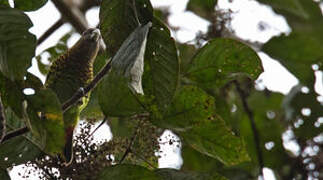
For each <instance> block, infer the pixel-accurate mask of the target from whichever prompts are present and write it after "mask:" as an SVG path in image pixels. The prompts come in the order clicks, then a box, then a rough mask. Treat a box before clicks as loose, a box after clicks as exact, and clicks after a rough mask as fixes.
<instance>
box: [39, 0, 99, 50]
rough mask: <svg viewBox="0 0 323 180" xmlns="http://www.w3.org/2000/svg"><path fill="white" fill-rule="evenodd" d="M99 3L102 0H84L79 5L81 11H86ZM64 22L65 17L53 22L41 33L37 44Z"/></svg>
mask: <svg viewBox="0 0 323 180" xmlns="http://www.w3.org/2000/svg"><path fill="white" fill-rule="evenodd" d="M99 5H100V0H86V1H83V3H82V4H81V5H80V6H79V9H80V11H81V12H83V13H85V12H86V11H87V10H88V9H90V8H92V7H94V6H99ZM64 23H65V21H64V19H63V18H61V19H59V20H58V21H56V23H55V24H53V25H52V26H51V27H50V28H49V29H48V30H47V31H46V32H45V33H44V34H43V35H41V37H40V38H39V39H38V41H37V45H39V44H41V43H42V42H44V41H45V40H46V39H47V38H48V37H49V36H50V35H51V34H53V33H54V32H55V31H56V30H57V29H58V28H60V27H61V26H62V25H63V24H64Z"/></svg>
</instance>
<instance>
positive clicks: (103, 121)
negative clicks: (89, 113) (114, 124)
mask: <svg viewBox="0 0 323 180" xmlns="http://www.w3.org/2000/svg"><path fill="white" fill-rule="evenodd" d="M107 121H108V117H106V116H105V117H104V119H103V120H102V122H101V123H100V124H99V125H98V126H97V127H96V128H95V129H94V131H93V132H92V133H91V134H90V135H89V136H88V137H87V138H90V137H91V136H93V134H94V133H95V132H96V131H97V130H98V129H99V128H100V127H101V126H103V124H104V123H105V122H107Z"/></svg>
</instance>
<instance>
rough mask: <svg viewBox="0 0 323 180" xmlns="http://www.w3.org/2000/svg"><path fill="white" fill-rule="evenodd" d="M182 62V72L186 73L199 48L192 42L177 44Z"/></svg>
mask: <svg viewBox="0 0 323 180" xmlns="http://www.w3.org/2000/svg"><path fill="white" fill-rule="evenodd" d="M177 48H178V50H179V57H180V62H181V74H183V73H186V71H187V70H188V68H189V66H190V63H191V61H192V59H193V56H194V54H195V53H196V51H197V49H196V48H195V46H194V45H190V44H177Z"/></svg>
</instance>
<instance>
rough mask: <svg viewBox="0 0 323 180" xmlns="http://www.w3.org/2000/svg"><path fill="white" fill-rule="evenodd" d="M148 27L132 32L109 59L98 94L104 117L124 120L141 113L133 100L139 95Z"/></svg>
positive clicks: (140, 108)
mask: <svg viewBox="0 0 323 180" xmlns="http://www.w3.org/2000/svg"><path fill="white" fill-rule="evenodd" d="M150 26H151V24H150V23H149V24H147V25H145V26H139V27H138V28H136V29H135V30H134V32H133V33H131V34H130V35H129V37H128V38H127V39H126V40H125V41H124V43H123V44H122V46H121V48H120V49H119V51H118V52H117V54H116V55H115V56H114V57H113V59H112V62H111V66H112V70H111V72H110V73H109V75H108V76H105V77H104V78H103V80H102V82H101V84H100V86H99V92H98V93H99V104H100V106H101V109H102V111H103V113H104V114H105V115H106V116H127V115H131V114H134V113H136V112H140V111H142V110H143V109H142V106H141V104H140V103H139V102H138V98H136V96H137V95H140V94H143V90H142V84H141V83H142V82H141V78H142V77H141V76H142V73H143V66H144V64H143V63H144V62H143V60H144V53H145V49H146V40H147V35H148V31H149V28H150Z"/></svg>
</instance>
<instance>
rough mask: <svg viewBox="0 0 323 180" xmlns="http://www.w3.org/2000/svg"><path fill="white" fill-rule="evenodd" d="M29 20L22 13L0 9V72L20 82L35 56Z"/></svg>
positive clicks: (33, 38) (34, 44) (34, 41)
mask: <svg viewBox="0 0 323 180" xmlns="http://www.w3.org/2000/svg"><path fill="white" fill-rule="evenodd" d="M32 25H33V24H32V22H31V20H30V19H29V18H28V16H27V15H26V14H24V13H23V12H21V11H19V10H17V9H12V8H4V7H0V72H2V73H3V75H4V76H6V77H7V78H9V79H10V80H12V81H13V80H15V79H16V80H22V79H23V77H24V76H25V74H26V73H27V69H28V68H29V67H30V65H31V58H32V57H33V56H34V55H35V48H36V37H35V36H34V35H32V34H31V33H29V31H28V29H29V28H30V27H31V26H32Z"/></svg>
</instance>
